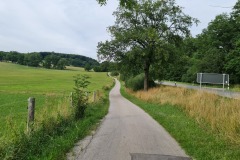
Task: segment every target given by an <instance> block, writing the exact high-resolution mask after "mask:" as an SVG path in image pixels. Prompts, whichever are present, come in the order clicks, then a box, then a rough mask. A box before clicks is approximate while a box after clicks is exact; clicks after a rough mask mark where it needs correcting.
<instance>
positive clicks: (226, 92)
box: [156, 81, 240, 99]
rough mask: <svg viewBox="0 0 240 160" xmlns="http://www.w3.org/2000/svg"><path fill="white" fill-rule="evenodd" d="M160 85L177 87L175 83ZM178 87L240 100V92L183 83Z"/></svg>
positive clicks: (178, 84) (177, 84)
mask: <svg viewBox="0 0 240 160" xmlns="http://www.w3.org/2000/svg"><path fill="white" fill-rule="evenodd" d="M156 83H158V84H162V85H166V86H175V83H174V82H166V81H164V82H158V81H156ZM176 86H177V87H184V88H188V89H195V90H202V91H206V92H210V93H214V94H217V95H219V96H222V97H228V98H235V99H240V92H234V91H229V90H227V89H225V90H223V89H222V88H204V87H202V88H200V87H199V85H197V86H193V85H187V84H181V83H176Z"/></svg>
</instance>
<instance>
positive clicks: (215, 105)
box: [121, 87, 240, 160]
mask: <svg viewBox="0 0 240 160" xmlns="http://www.w3.org/2000/svg"><path fill="white" fill-rule="evenodd" d="M121 93H122V94H123V95H124V96H125V97H126V98H128V99H129V100H131V101H132V102H133V103H135V104H137V105H138V106H140V107H141V108H142V109H144V110H145V111H146V112H147V113H149V114H150V115H151V116H152V117H153V118H154V119H155V120H156V121H158V122H159V123H160V124H161V125H163V126H164V127H165V128H166V129H167V130H168V131H169V132H170V134H171V135H172V136H173V137H174V138H175V139H176V140H177V141H178V142H179V143H180V145H181V146H182V147H183V148H184V149H185V150H186V152H187V153H188V154H189V155H190V156H192V157H193V158H196V159H211V160H212V159H216V160H218V159H231V160H238V159H239V157H240V150H239V148H240V142H239V140H240V133H239V130H240V124H239V123H240V119H239V117H240V116H239V115H240V107H239V100H233V99H228V98H224V97H219V96H217V95H213V94H209V93H205V92H204V93H203V92H197V91H195V90H188V89H184V88H176V87H160V88H154V89H150V90H149V91H148V92H144V91H138V92H132V91H128V93H127V92H126V91H125V90H124V88H122V89H121Z"/></svg>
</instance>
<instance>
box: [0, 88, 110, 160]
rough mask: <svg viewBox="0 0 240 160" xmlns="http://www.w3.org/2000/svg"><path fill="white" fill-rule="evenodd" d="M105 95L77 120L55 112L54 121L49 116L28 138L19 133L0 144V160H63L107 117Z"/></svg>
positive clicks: (106, 94)
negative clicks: (76, 144)
mask: <svg viewBox="0 0 240 160" xmlns="http://www.w3.org/2000/svg"><path fill="white" fill-rule="evenodd" d="M104 95H105V96H104V97H102V98H100V100H99V101H98V102H95V103H91V104H89V105H88V106H87V108H86V110H85V114H84V116H83V117H82V118H81V119H80V120H79V119H75V116H74V114H73V112H72V113H71V114H69V115H68V116H63V115H61V114H60V113H58V114H56V112H54V113H55V115H56V116H55V117H54V116H51V117H49V116H48V118H47V119H45V120H43V121H41V122H40V123H38V127H39V128H38V129H35V130H34V131H33V132H32V133H31V134H30V135H28V134H25V133H24V132H18V134H17V136H16V137H17V138H15V139H12V141H11V142H7V141H2V142H5V144H2V145H1V146H0V159H22V160H25V159H65V158H66V156H65V154H66V153H67V152H68V151H69V150H70V149H71V148H72V146H74V144H75V143H76V142H77V141H78V140H80V139H83V138H84V137H85V136H86V135H88V134H89V133H90V132H91V131H92V130H93V129H95V128H96V126H97V124H98V123H99V121H100V120H101V119H102V118H103V117H104V116H105V115H106V114H107V112H108V107H109V100H108V93H107V92H105V94H104ZM68 107H69V105H68ZM70 108H72V107H70ZM72 111H73V109H72ZM8 140H9V138H8Z"/></svg>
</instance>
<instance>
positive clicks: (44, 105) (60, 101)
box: [0, 62, 112, 142]
mask: <svg viewBox="0 0 240 160" xmlns="http://www.w3.org/2000/svg"><path fill="white" fill-rule="evenodd" d="M77 74H87V75H89V76H90V79H89V81H90V82H91V83H90V85H89V88H88V90H89V91H94V90H101V89H102V87H103V86H106V85H109V84H111V82H112V79H111V78H109V77H107V74H106V73H95V72H85V71H84V70H83V69H82V68H78V67H67V69H66V70H48V69H43V68H33V67H27V66H21V65H17V64H12V63H4V62H0V102H1V103H0V110H1V112H0V126H1V127H0V140H1V138H2V137H3V136H11V135H9V132H10V131H11V133H12V131H14V130H15V131H19V130H24V129H26V121H27V99H28V98H29V97H35V98H36V119H37V121H40V119H43V117H42V116H43V114H45V113H46V112H47V113H49V114H53V113H50V112H49V111H53V112H54V111H56V112H60V111H61V110H63V109H61V107H63V106H62V105H65V106H66V105H70V104H69V101H68V100H69V99H68V97H69V95H70V92H71V91H73V87H74V81H73V79H74V78H73V76H76V75H77ZM63 108H64V107H63ZM5 138H6V137H5ZM0 142H1V141H0Z"/></svg>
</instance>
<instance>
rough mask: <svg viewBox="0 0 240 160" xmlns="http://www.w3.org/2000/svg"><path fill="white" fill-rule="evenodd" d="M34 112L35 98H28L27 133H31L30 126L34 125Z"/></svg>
mask: <svg viewBox="0 0 240 160" xmlns="http://www.w3.org/2000/svg"><path fill="white" fill-rule="evenodd" d="M34 112H35V98H33V97H30V98H28V120H27V132H31V131H32V125H33V123H34Z"/></svg>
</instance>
